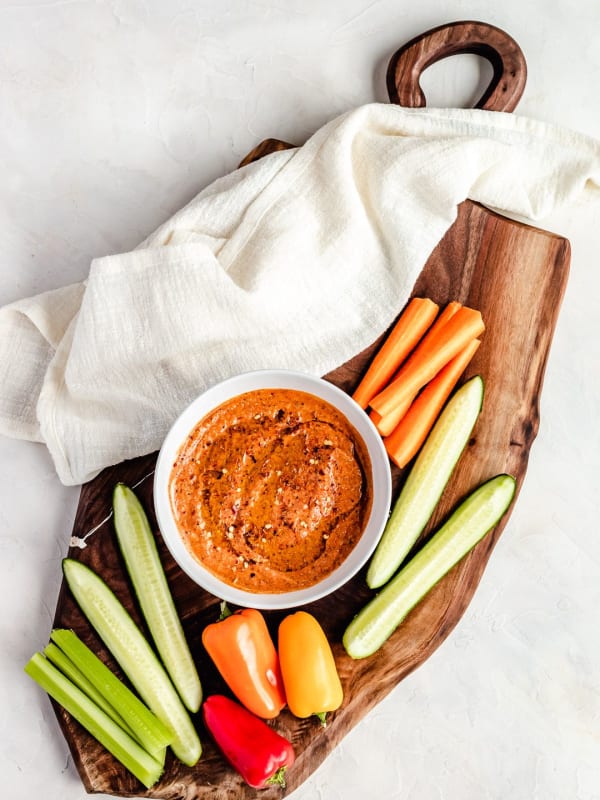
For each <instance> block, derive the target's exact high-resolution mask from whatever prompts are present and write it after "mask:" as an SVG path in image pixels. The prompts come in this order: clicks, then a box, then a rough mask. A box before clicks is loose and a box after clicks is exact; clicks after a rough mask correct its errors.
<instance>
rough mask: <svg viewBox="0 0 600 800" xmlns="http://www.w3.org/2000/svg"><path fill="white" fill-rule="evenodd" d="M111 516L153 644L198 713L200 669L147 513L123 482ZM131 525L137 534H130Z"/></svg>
mask: <svg viewBox="0 0 600 800" xmlns="http://www.w3.org/2000/svg"><path fill="white" fill-rule="evenodd" d="M113 512H114V520H115V532H116V534H117V541H118V543H119V547H120V550H121V553H122V555H123V559H124V561H125V565H126V567H127V571H128V573H129V577H130V578H131V582H132V584H133V588H134V590H135V593H136V596H137V599H138V602H139V604H140V608H141V609H142V613H143V614H144V618H145V620H146V623H147V625H148V628H149V630H150V634H151V635H152V638H153V639H154V644H155V645H156V648H157V650H158V653H159V655H160V657H161V659H162V662H163V664H164V666H165V668H166V670H167V672H168V673H169V676H170V677H171V680H172V681H173V684H174V686H175V688H176V689H177V691H178V692H179V696H180V697H181V699H182V700H183V703H184V704H185V706H186V707H187V708H188V709H189V710H190V711H191V712H192V713H195V712H196V711H198V709H199V708H200V704H201V702H202V685H201V683H200V678H199V677H198V672H197V670H196V665H195V664H194V661H193V659H192V654H191V653H190V649H189V646H188V643H187V640H186V638H185V634H184V632H183V628H182V626H181V621H180V619H179V615H178V614H177V610H176V608H175V604H174V602H173V596H172V594H171V590H170V588H169V584H168V583H167V579H166V576H165V572H164V569H163V566H162V563H161V561H160V556H159V554H158V548H157V547H156V541H155V539H154V536H153V534H152V531H151V529H150V525H149V523H148V518H147V516H146V513H145V511H144V509H143V507H142V505H141V503H140V502H139V500H138V498H137V497H136V495H135V494H134V493H133V492H132V490H131V489H129V488H128V487H127V486H125V485H124V484H123V483H118V484H117V485H116V486H115V489H114V491H113ZM130 525H131V526H133V527H134V528H135V532H133V533H131V531H130ZM142 565H143V569H142ZM141 572H143V574H141ZM152 585H153V590H151V589H150V586H152Z"/></svg>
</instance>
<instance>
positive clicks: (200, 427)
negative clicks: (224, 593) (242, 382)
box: [169, 389, 372, 593]
mask: <svg viewBox="0 0 600 800" xmlns="http://www.w3.org/2000/svg"><path fill="white" fill-rule="evenodd" d="M169 495H170V502H171V507H172V510H173V515H174V518H175V521H176V524H177V527H178V529H179V532H180V534H181V536H182V538H183V540H184V542H185V544H186V546H187V547H188V549H189V550H190V552H191V553H192V555H193V556H194V557H195V558H196V559H197V560H198V561H199V562H200V563H201V564H202V566H204V567H205V568H206V569H208V570H209V571H210V572H212V573H213V574H214V575H216V576H217V577H218V578H219V579H221V580H222V581H224V582H225V583H227V584H230V585H232V586H235V587H236V588H239V589H244V590H245V591H249V592H261V593H262V592H267V593H279V592H288V591H294V590H297V589H303V588H306V587H308V586H312V585H314V584H315V583H318V582H319V581H321V580H322V579H323V578H325V577H326V576H327V575H329V574H330V573H331V572H333V570H335V569H336V568H337V567H338V566H339V565H340V564H341V563H342V562H343V561H344V560H345V559H346V557H347V556H348V554H349V553H350V552H351V550H352V549H353V548H354V546H355V545H356V543H357V542H358V540H359V539H360V536H361V534H362V532H363V530H364V528H365V526H366V523H367V520H368V517H369V513H370V509H371V502H372V487H371V464H370V460H369V455H368V453H367V448H366V446H365V444H364V442H363V441H362V439H361V438H360V436H359V434H358V433H357V432H356V430H355V429H354V428H353V427H352V425H350V423H349V422H348V421H347V419H346V417H345V416H344V415H343V414H342V413H341V412H340V411H338V410H337V409H336V408H334V407H333V406H332V405H330V404H329V403H327V402H326V401H324V400H321V399H320V398H318V397H315V396H314V395H311V394H308V393H306V392H300V391H297V390H293V389H258V390H256V391H252V392H246V393H245V394H241V395H239V396H237V397H234V398H232V399H231V400H228V401H226V402H225V403H223V404H221V405H220V406H218V407H217V408H216V409H214V410H213V411H211V412H210V413H209V414H207V415H206V416H205V417H204V418H203V419H202V420H200V422H198V423H197V425H196V426H195V427H194V428H193V429H192V430H191V431H190V433H189V435H188V436H187V438H186V440H185V441H184V443H183V444H182V446H181V448H180V449H179V452H178V454H177V458H176V461H175V463H174V464H173V469H172V471H171V475H170V479H169Z"/></svg>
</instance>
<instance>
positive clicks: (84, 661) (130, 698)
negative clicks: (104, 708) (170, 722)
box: [50, 629, 173, 757]
mask: <svg viewBox="0 0 600 800" xmlns="http://www.w3.org/2000/svg"><path fill="white" fill-rule="evenodd" d="M50 638H51V639H52V641H53V642H54V643H55V644H56V645H58V647H59V648H60V650H61V651H62V652H63V653H64V654H65V655H66V656H67V658H68V659H70V660H71V661H72V663H73V664H75V667H76V668H77V669H79V670H81V672H82V673H83V674H84V675H85V676H86V677H87V678H88V679H89V680H90V681H91V683H92V684H93V688H94V689H95V690H96V691H98V692H100V694H101V695H102V698H103V699H104V701H105V702H107V703H109V704H112V705H113V707H114V708H115V709H116V710H117V712H118V713H119V714H120V715H121V717H122V718H123V720H124V721H125V724H126V725H127V726H128V727H129V729H130V730H131V733H132V735H133V738H134V739H137V741H138V742H139V743H140V744H141V745H142V747H143V748H144V750H147V751H148V752H149V753H150V754H151V755H153V756H155V757H157V754H162V753H163V752H164V749H165V747H166V746H167V745H168V744H170V743H171V742H172V741H173V734H172V732H171V730H170V729H169V728H167V727H166V725H165V724H164V723H163V722H161V721H160V720H159V719H158V717H157V716H156V715H155V714H153V713H152V711H150V709H149V708H147V707H146V706H145V705H144V704H143V703H142V701H141V700H140V699H139V697H137V696H136V695H135V694H133V692H132V691H131V690H130V689H128V688H127V686H125V684H124V683H123V682H122V681H120V680H119V678H117V676H116V675H114V674H113V673H112V672H111V671H110V669H109V668H108V667H107V666H106V664H104V663H103V662H102V661H100V659H99V658H98V656H97V655H96V654H95V653H93V652H92V651H91V650H90V649H89V647H88V646H87V645H86V644H84V643H83V642H82V641H81V639H80V638H79V637H78V636H77V634H76V633H75V632H74V631H69V630H65V629H56V630H53V631H52V633H51V635H50Z"/></svg>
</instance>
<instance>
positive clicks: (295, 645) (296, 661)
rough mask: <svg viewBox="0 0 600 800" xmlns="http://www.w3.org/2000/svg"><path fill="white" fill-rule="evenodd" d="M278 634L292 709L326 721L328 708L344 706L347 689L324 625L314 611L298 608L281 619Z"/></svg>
mask: <svg viewBox="0 0 600 800" xmlns="http://www.w3.org/2000/svg"><path fill="white" fill-rule="evenodd" d="M278 638H279V641H278V644H279V662H280V665H281V674H282V676H283V685H284V687H285V694H286V698H287V703H288V707H289V709H290V711H291V712H292V714H294V715H295V716H297V717H310V716H311V715H312V714H316V716H317V717H319V719H320V720H321V722H322V723H323V725H324V724H325V718H326V714H327V712H328V711H335V709H336V708H339V707H340V706H341V704H342V701H343V699H344V692H343V690H342V684H341V681H340V678H339V675H338V672H337V668H336V665H335V659H334V657H333V653H332V652H331V647H330V646H329V642H328V641H327V637H326V635H325V632H324V630H323V628H322V627H321V625H320V624H319V622H318V621H317V620H316V619H315V617H313V616H312V614H308V613H307V612H306V611H297V612H296V613H295V614H290V615H289V616H287V617H285V618H284V619H283V620H282V622H281V624H280V625H279V637H278Z"/></svg>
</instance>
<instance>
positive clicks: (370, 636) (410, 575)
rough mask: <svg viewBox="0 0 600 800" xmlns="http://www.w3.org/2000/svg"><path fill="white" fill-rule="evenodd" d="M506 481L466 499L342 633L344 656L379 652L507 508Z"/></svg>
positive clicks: (510, 488)
mask: <svg viewBox="0 0 600 800" xmlns="http://www.w3.org/2000/svg"><path fill="white" fill-rule="evenodd" d="M515 485H516V484H515V479H514V478H513V477H512V476H511V475H497V476H496V477H495V478H492V479H491V480H489V481H487V482H486V483H484V484H483V485H481V486H480V487H479V488H478V489H476V490H475V491H474V492H473V493H472V494H470V495H469V496H468V497H467V499H466V500H465V501H464V502H463V503H461V505H460V506H459V507H458V508H457V509H456V511H454V513H453V514H452V516H451V517H450V518H449V519H448V521H447V522H446V523H445V524H444V525H443V526H442V527H441V528H440V529H439V531H438V532H437V533H436V534H435V535H434V536H432V538H431V539H430V540H429V541H428V542H427V544H426V545H425V546H424V547H423V548H422V549H421V550H420V551H419V552H418V553H417V554H416V555H415V556H414V558H412V559H411V560H410V561H409V563H408V564H407V565H406V566H405V567H404V568H403V569H401V570H400V572H399V573H398V574H397V575H396V577H395V578H393V579H392V580H391V581H390V582H389V583H388V584H387V585H386V586H385V587H384V588H383V589H382V590H381V592H379V594H378V595H376V596H375V597H374V598H373V599H372V600H371V601H370V602H369V603H368V604H367V605H366V606H365V607H364V608H363V609H362V611H360V612H359V613H358V614H357V615H356V617H354V619H353V620H352V622H351V623H350V625H348V627H347V628H346V631H345V633H344V637H343V643H344V647H345V648H346V652H347V653H348V655H349V656H351V657H352V658H365V657H366V656H370V655H372V654H373V653H374V652H375V651H376V650H378V649H379V648H380V647H381V646H382V645H383V643H384V642H385V641H386V640H387V639H388V638H389V637H390V636H391V635H392V633H393V632H394V631H395V630H396V628H397V627H398V625H400V623H401V622H402V620H403V619H404V618H405V617H406V615H407V614H408V612H409V611H411V610H412V609H413V608H414V607H415V606H416V605H417V603H418V602H419V601H420V600H421V599H422V598H423V597H424V596H425V595H426V594H427V592H429V590H430V589H432V588H433V587H434V586H435V584H436V583H437V582H438V581H439V580H440V579H441V578H443V576H444V575H445V574H446V573H447V572H448V571H449V570H450V569H452V567H453V566H454V565H455V564H457V563H458V562H459V561H460V560H461V558H463V556H465V555H466V554H467V553H468V552H469V550H471V549H472V548H473V547H474V546H475V545H476V544H477V542H478V541H479V540H480V539H482V538H483V537H484V536H485V534H486V533H487V532H488V531H490V530H491V529H492V528H493V527H494V526H495V525H496V524H497V523H498V522H499V521H500V518H501V517H502V516H503V514H504V512H505V511H506V509H507V508H508V507H509V505H510V503H511V501H512V499H513V496H514V493H515Z"/></svg>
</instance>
